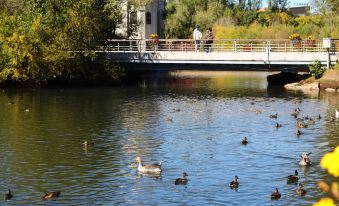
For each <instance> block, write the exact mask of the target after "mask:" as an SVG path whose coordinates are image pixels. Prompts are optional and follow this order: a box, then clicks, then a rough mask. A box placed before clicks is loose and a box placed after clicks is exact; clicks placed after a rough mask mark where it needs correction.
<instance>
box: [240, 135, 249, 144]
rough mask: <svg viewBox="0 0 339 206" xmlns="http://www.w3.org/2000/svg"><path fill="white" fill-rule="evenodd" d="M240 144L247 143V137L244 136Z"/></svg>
mask: <svg viewBox="0 0 339 206" xmlns="http://www.w3.org/2000/svg"><path fill="white" fill-rule="evenodd" d="M241 144H243V145H247V144H248V140H247V137H244V139H243V140H242V141H241Z"/></svg>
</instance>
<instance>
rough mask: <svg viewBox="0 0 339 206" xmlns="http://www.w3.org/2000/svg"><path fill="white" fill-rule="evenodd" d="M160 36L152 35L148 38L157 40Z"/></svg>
mask: <svg viewBox="0 0 339 206" xmlns="http://www.w3.org/2000/svg"><path fill="white" fill-rule="evenodd" d="M158 37H159V36H158V34H150V35H148V38H150V39H157V38H158Z"/></svg>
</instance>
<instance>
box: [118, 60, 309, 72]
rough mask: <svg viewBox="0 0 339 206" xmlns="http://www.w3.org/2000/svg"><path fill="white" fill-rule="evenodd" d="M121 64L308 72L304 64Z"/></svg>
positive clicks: (135, 67) (150, 68)
mask: <svg viewBox="0 0 339 206" xmlns="http://www.w3.org/2000/svg"><path fill="white" fill-rule="evenodd" d="M121 63H122V62H121ZM123 65H124V66H125V68H126V69H128V70H131V71H132V70H135V71H138V70H139V71H159V70H161V71H173V70H201V71H204V70H208V71H286V72H308V71H309V69H308V66H306V65H268V64H267V65H263V64H261V65H259V64H212V63H210V64H207V63H204V64H196V63H195V64H188V63H180V64H178V63H153V64H149V63H135V62H134V63H128V62H124V63H123Z"/></svg>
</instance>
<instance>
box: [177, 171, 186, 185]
mask: <svg viewBox="0 0 339 206" xmlns="http://www.w3.org/2000/svg"><path fill="white" fill-rule="evenodd" d="M187 176H188V174H187V173H186V172H183V173H182V177H181V178H177V179H176V180H175V181H174V184H175V185H185V184H187V182H188V179H187Z"/></svg>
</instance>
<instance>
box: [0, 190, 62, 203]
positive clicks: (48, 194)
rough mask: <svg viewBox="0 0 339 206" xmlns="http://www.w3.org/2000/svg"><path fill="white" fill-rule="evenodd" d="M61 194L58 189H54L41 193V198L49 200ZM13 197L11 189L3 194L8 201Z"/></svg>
mask: <svg viewBox="0 0 339 206" xmlns="http://www.w3.org/2000/svg"><path fill="white" fill-rule="evenodd" d="M60 194H61V192H60V191H56V192H45V193H44V194H43V195H42V197H41V198H42V199H43V200H49V199H53V198H55V197H59V196H60ZM12 198H13V194H12V191H11V190H8V193H6V194H5V201H9V200H11V199H12Z"/></svg>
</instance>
